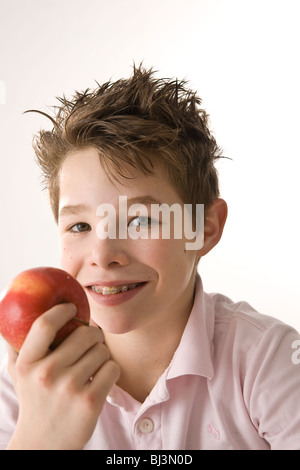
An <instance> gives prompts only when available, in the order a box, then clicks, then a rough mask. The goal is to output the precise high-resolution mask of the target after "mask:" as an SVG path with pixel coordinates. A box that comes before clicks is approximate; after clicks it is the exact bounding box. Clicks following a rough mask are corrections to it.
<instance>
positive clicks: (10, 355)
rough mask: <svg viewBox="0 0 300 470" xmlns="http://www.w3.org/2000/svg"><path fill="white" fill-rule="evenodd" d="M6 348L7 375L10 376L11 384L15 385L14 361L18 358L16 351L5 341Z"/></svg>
mask: <svg viewBox="0 0 300 470" xmlns="http://www.w3.org/2000/svg"><path fill="white" fill-rule="evenodd" d="M6 348H7V354H8V362H7V370H8V373H9V375H10V376H11V379H12V381H13V384H14V385H15V379H16V362H17V358H18V353H17V352H16V351H15V350H14V349H13V348H12V347H11V346H10V345H9V344H7V343H6Z"/></svg>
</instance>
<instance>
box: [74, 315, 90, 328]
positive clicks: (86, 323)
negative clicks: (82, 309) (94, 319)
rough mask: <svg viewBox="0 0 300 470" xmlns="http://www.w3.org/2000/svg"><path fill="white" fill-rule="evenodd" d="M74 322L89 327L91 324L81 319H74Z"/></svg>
mask: <svg viewBox="0 0 300 470" xmlns="http://www.w3.org/2000/svg"><path fill="white" fill-rule="evenodd" d="M73 320H76V321H78V322H79V323H81V324H82V325H85V326H89V322H87V321H85V320H81V318H78V317H74V318H73Z"/></svg>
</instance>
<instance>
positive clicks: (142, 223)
mask: <svg viewBox="0 0 300 470" xmlns="http://www.w3.org/2000/svg"><path fill="white" fill-rule="evenodd" d="M150 225H151V219H150V217H146V216H141V215H140V216H138V217H135V218H134V219H132V220H131V221H130V222H129V224H128V226H129V227H140V228H148V226H150Z"/></svg>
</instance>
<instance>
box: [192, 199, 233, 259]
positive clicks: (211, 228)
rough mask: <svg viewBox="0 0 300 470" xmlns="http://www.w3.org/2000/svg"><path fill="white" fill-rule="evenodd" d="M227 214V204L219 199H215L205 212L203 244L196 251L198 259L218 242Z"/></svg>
mask: <svg viewBox="0 0 300 470" xmlns="http://www.w3.org/2000/svg"><path fill="white" fill-rule="evenodd" d="M227 213H228V209H227V204H226V202H225V201H224V199H221V198H217V199H216V200H215V201H214V202H213V204H212V205H211V206H210V207H209V209H208V210H207V212H206V214H205V219H204V244H203V246H202V248H201V249H200V250H199V251H198V256H199V257H201V256H204V255H206V254H207V253H208V252H209V251H210V250H211V249H212V248H213V247H214V246H216V245H217V243H218V242H219V240H220V238H221V236H222V233H223V229H224V225H225V222H226V219H227Z"/></svg>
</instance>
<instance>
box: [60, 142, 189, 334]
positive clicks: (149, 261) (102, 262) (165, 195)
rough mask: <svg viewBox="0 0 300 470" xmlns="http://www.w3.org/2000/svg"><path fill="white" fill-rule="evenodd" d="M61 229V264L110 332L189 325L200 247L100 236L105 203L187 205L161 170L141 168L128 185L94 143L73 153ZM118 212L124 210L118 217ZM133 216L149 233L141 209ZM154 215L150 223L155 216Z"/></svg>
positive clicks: (63, 187) (64, 172) (66, 167)
mask: <svg viewBox="0 0 300 470" xmlns="http://www.w3.org/2000/svg"><path fill="white" fill-rule="evenodd" d="M59 181H60V199H59V211H60V215H59V233H60V251H61V266H62V268H63V269H65V270H66V271H68V272H70V273H71V274H72V275H73V276H74V277H76V278H77V280H78V281H79V282H80V283H81V284H82V285H83V286H84V287H85V290H86V292H87V294H88V298H89V302H90V306H91V312H92V319H93V321H94V322H95V323H96V324H97V325H99V326H101V327H102V329H103V330H104V331H107V332H111V333H125V332H128V331H132V330H136V329H139V328H147V329H149V328H151V326H153V327H154V328H155V329H157V328H158V327H161V328H167V327H168V325H170V323H172V322H175V323H176V322H179V323H180V324H181V323H182V322H186V320H187V317H188V314H189V312H190V309H191V306H192V301H193V290H194V280H195V273H196V266H197V252H195V251H186V250H185V241H186V240H185V239H184V238H182V239H175V238H174V237H173V238H172V237H170V239H162V238H157V239H152V238H150V237H149V238H148V237H147V238H146V237H144V238H143V237H141V238H138V239H132V238H130V237H127V238H126V239H125V238H124V239H122V238H120V237H116V238H115V239H111V238H103V239H101V238H99V236H98V235H97V226H98V224H99V221H100V220H101V217H100V218H99V215H97V207H99V204H110V205H113V206H114V207H115V208H116V210H117V208H118V201H119V196H120V195H122V196H124V195H126V196H127V198H128V200H134V201H143V203H144V204H145V205H146V206H149V204H148V203H147V201H148V202H150V201H151V200H153V201H154V200H157V199H159V201H161V203H167V204H169V205H172V204H174V203H180V204H183V203H182V201H181V200H180V198H179V196H178V194H177V192H176V190H175V189H174V188H173V186H172V185H171V184H170V183H169V182H168V181H167V180H166V177H165V176H164V175H163V173H162V172H161V171H160V170H159V169H158V170H157V171H156V173H155V175H151V176H145V175H144V174H142V173H140V172H136V174H135V177H134V178H133V179H130V180H127V179H126V180H124V184H122V183H120V182H116V181H112V180H110V179H109V178H108V177H107V174H106V172H105V171H104V169H103V168H102V166H101V164H100V162H99V155H98V152H97V151H96V150H95V149H93V148H87V149H83V150H78V151H76V152H74V153H72V154H69V155H67V157H66V159H65V161H64V163H63V165H62V168H61V172H60V180H59ZM117 215H118V214H117ZM138 215H139V216H137V215H135V216H128V220H127V226H128V228H129V227H131V229H132V228H135V229H137V230H138V231H144V232H143V233H146V232H148V231H149V229H150V226H151V224H152V225H153V224H158V225H159V224H160V221H153V220H151V216H150V217H149V218H147V221H145V220H144V219H145V217H143V214H140V213H138ZM149 219H150V220H149Z"/></svg>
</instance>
